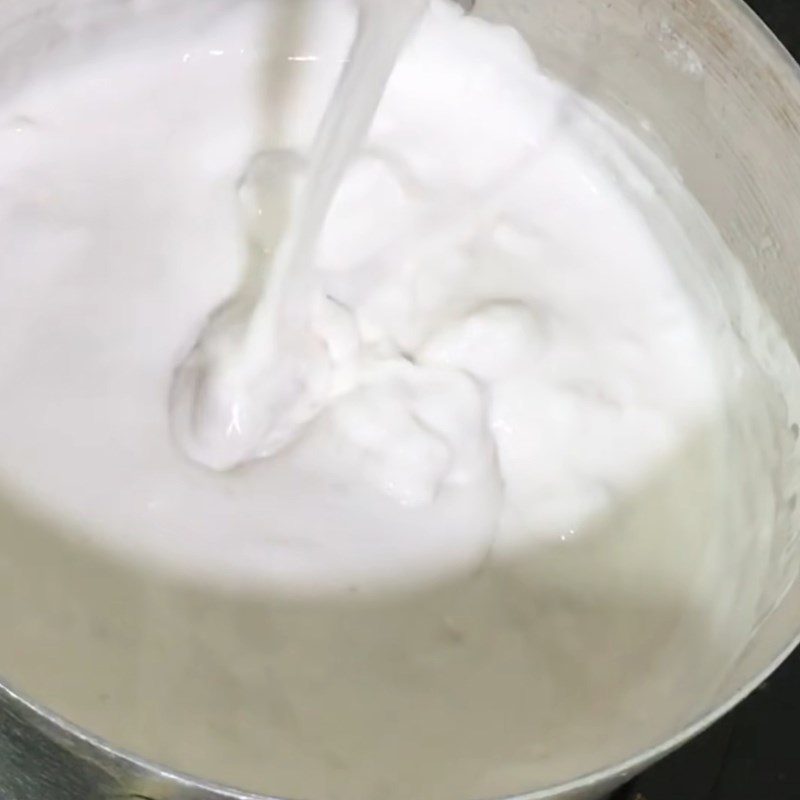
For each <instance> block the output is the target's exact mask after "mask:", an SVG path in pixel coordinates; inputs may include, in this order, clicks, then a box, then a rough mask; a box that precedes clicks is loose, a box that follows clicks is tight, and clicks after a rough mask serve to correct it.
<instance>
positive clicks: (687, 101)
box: [0, 0, 800, 800]
mask: <svg viewBox="0 0 800 800" xmlns="http://www.w3.org/2000/svg"><path fill="white" fill-rule="evenodd" d="M197 2H198V4H200V3H202V4H204V5H207V6H209V8H212V7H213V6H214V5H215V3H214V2H213V1H212V0H197ZM112 5H115V6H119V7H122V6H126V7H130V8H131V9H133V5H132V4H130V3H127V2H125V0H116V2H114V0H61V2H59V3H53V2H51V0H0V91H3V90H6V89H10V88H13V85H14V84H15V82H17V81H19V80H22V79H24V74H25V72H26V70H28V69H30V70H33V69H34V68H35V67H36V65H37V64H38V65H42V64H46V63H56V62H57V60H58V49H59V46H60V45H62V44H63V43H64V42H68V40H69V37H70V36H71V31H72V29H73V28H74V26H75V25H77V24H85V22H86V20H87V19H89V20H91V21H92V24H93V25H94V26H95V27H96V30H97V33H98V35H105V34H106V32H108V31H109V30H110V28H111V27H112V25H111V22H110V17H108V15H107V14H106V10H107V8H108V7H109V6H112ZM182 5H183V4H182V3H181V2H179V0H161V2H155V1H154V2H151V3H146V4H140V7H141V9H142V10H143V11H146V10H147V9H149V10H150V12H151V13H152V12H153V9H157V10H161V11H166V12H167V13H173V11H174V10H176V9H179V7H180V6H182ZM137 7H139V6H137ZM175 13H176V14H178V13H179V12H178V11H177V10H176V11H175ZM474 13H477V14H481V15H483V16H486V17H488V18H491V19H496V20H499V21H503V22H509V23H511V24H513V25H515V26H516V27H517V28H519V29H520V30H521V31H522V32H523V33H524V35H525V36H526V37H527V38H528V39H529V40H530V41H531V42H532V44H533V45H534V47H535V49H536V51H537V54H538V55H539V58H540V60H541V61H542V63H543V64H544V65H545V67H547V68H548V69H550V70H552V71H553V72H554V73H555V74H557V75H559V76H560V77H562V78H564V79H566V80H568V81H570V82H572V83H574V84H576V85H579V86H580V88H581V90H582V91H584V92H586V93H587V94H589V95H590V96H591V97H593V99H595V100H596V101H597V102H598V103H600V104H601V105H602V106H603V107H604V108H606V109H607V110H608V111H609V112H610V113H612V114H613V115H614V116H616V117H617V118H618V119H620V120H622V121H623V122H625V123H626V124H627V125H629V126H630V127H632V128H633V129H635V130H637V131H638V133H639V134H640V136H641V137H642V138H643V139H645V140H646V141H648V143H649V144H650V146H651V147H653V148H654V149H655V150H656V151H657V152H659V153H661V154H663V155H664V157H665V158H666V159H668V160H669V161H671V162H672V163H673V164H674V165H675V166H676V169H677V170H678V171H679V172H680V174H681V175H682V177H683V179H684V181H685V182H686V184H687V186H688V187H689V188H690V189H691V191H692V192H693V193H694V194H695V195H696V196H697V197H698V199H699V200H700V201H701V203H702V204H703V206H704V207H705V209H706V211H707V212H708V214H709V215H710V216H711V218H712V220H713V221H714V223H715V224H716V226H717V227H718V228H719V230H720V231H721V232H722V234H723V236H724V237H725V239H726V241H727V243H728V245H729V246H730V247H731V249H732V250H733V251H734V252H735V253H736V254H737V255H738V257H739V258H740V259H741V260H742V261H743V262H744V263H745V265H746V266H747V268H748V271H749V273H750V276H751V279H752V281H753V282H754V284H755V285H756V287H757V288H758V289H759V291H760V293H761V294H762V295H763V297H764V298H765V300H766V302H767V303H768V304H769V305H770V307H771V308H772V309H773V311H774V313H775V315H776V316H777V318H778V319H779V320H780V321H781V322H782V323H783V325H784V327H785V329H786V330H787V331H788V333H789V336H790V338H791V340H792V342H793V344H794V346H795V348H796V349H797V350H800V281H798V273H797V269H798V264H800V258H798V255H799V254H800V225H798V224H797V220H798V219H800V73H799V71H798V68H797V66H796V65H795V63H794V62H793V61H792V60H791V59H790V58H789V57H788V55H787V54H786V53H785V52H784V51H783V49H782V48H781V47H780V45H778V43H777V42H776V41H775V40H774V39H773V38H772V37H771V35H770V34H769V33H768V32H767V31H766V29H765V28H763V26H762V25H761V24H760V23H759V21H758V20H757V19H756V18H755V17H754V15H752V13H751V12H750V11H749V10H748V9H747V8H746V6H745V5H744V4H743V3H742V2H739V0H702V2H697V0H608V2H603V3H598V2H596V0H478V2H477V5H476V7H475V10H474ZM22 56H25V58H22ZM22 61H24V62H25V64H24V65H21V62H22ZM6 506H7V508H6ZM0 508H2V526H1V527H0V541H1V542H2V545H1V546H0V553H2V557H0V629H2V630H3V631H4V650H3V651H2V653H1V654H0V670H2V671H3V673H4V674H5V675H6V676H7V677H8V678H9V683H10V684H13V685H20V686H23V685H24V686H25V687H26V691H31V690H30V689H29V687H34V688H35V691H33V692H32V693H33V694H35V695H36V699H37V701H39V702H42V701H44V702H45V704H46V703H47V696H48V692H49V693H50V694H52V695H53V696H55V694H56V691H55V689H53V688H52V686H53V683H54V681H55V678H54V677H53V676H60V677H59V681H60V683H59V686H58V691H60V692H63V693H70V692H71V693H72V694H74V696H75V698H76V699H75V708H78V707H80V704H81V703H84V704H86V705H87V707H88V704H89V702H90V701H89V698H88V696H87V697H84V696H83V695H81V691H83V688H82V685H83V684H82V682H81V681H79V680H77V679H75V678H74V676H82V675H85V674H86V673H87V672H89V671H90V670H94V669H96V670H97V674H98V675H103V676H112V677H108V678H107V679H104V680H106V682H107V683H110V682H111V681H112V679H113V676H115V675H119V676H120V681H121V684H120V686H121V687H122V688H121V689H120V691H123V689H124V686H125V676H126V675H127V674H128V672H127V671H126V670H127V665H126V663H125V661H124V659H122V658H121V657H120V656H119V655H118V653H119V652H121V651H120V648H119V647H118V646H117V645H118V643H119V642H121V641H123V640H125V641H127V637H129V636H130V635H131V631H132V630H135V629H136V626H137V620H138V619H139V618H140V616H141V615H142V614H144V613H145V612H146V611H147V610H148V609H153V608H169V610H170V613H172V614H175V615H179V617H180V618H179V623H180V624H192V621H193V620H196V619H199V618H200V617H201V616H202V618H203V619H208V616H209V614H210V613H211V612H209V610H208V608H207V607H205V606H204V605H203V602H202V600H201V599H198V598H197V597H196V596H195V594H194V593H193V591H194V590H189V591H186V592H184V591H183V590H181V593H180V597H179V596H178V594H179V593H178V591H177V590H174V591H173V590H172V589H171V588H169V587H164V586H161V585H158V583H157V581H153V580H146V579H144V578H142V577H141V576H137V575H133V574H130V573H128V572H127V571H126V570H125V569H124V568H123V567H121V566H119V565H115V564H113V563H111V562H110V561H107V560H105V559H104V558H102V557H101V556H99V555H97V554H96V553H89V552H83V551H81V550H80V549H79V548H74V549H70V548H68V547H67V546H66V545H64V544H60V543H58V542H56V541H55V540H54V539H51V538H49V537H48V536H47V535H46V532H45V528H46V524H45V523H44V522H43V521H40V520H32V519H30V518H28V517H27V516H26V515H25V514H23V513H21V512H19V511H17V510H15V509H13V508H12V505H11V503H10V501H8V502H6V500H4V499H3V498H1V497H0ZM791 534H792V535H791V536H789V537H788V538H787V542H786V547H787V548H793V547H796V545H797V542H796V532H795V531H792V532H791ZM165 598H167V599H165ZM101 608H106V609H109V611H108V614H107V616H105V617H104V616H102V615H98V614H95V613H94V610H95V609H101ZM245 611H246V610H245ZM245 611H242V609H240V608H238V607H236V608H234V607H233V604H232V606H231V611H230V618H229V619H228V618H227V617H226V620H227V622H226V620H223V622H225V624H228V622H230V621H232V620H235V619H238V617H239V615H240V614H243V613H245ZM214 613H218V614H220V615H222V616H224V615H225V614H227V613H228V611H225V612H216V611H215V612H214ZM84 620H85V624H84ZM45 621H46V623H47V624H45ZM176 624H177V623H176ZM220 624H222V622H221V623H220ZM92 626H93V627H92ZM242 629H244V625H243V628H242ZM165 630H166V631H167V632H168V631H169V630H170V629H169V628H168V627H165ZM98 631H101V632H102V641H103V643H104V644H103V646H102V647H100V646H93V647H90V646H89V642H90V641H95V640H96V639H97V636H98V635H99V634H98ZM798 631H800V585H798V584H797V583H794V584H792V586H791V588H790V589H789V591H788V593H787V594H786V596H785V598H784V599H783V601H782V603H781V604H780V605H779V606H778V608H777V609H776V610H775V612H774V613H773V614H772V615H771V616H770V617H769V619H767V620H766V621H765V623H764V624H763V626H762V627H761V629H760V630H759V631H758V634H757V635H756V636H755V637H754V639H753V643H752V646H751V647H750V649H749V650H748V652H747V653H746V654H745V655H744V657H743V658H742V660H741V662H740V663H739V664H737V665H736V667H735V669H733V670H732V672H731V674H730V676H729V677H728V679H727V681H726V683H725V685H724V686H723V687H722V688H721V690H720V692H719V694H718V696H717V698H716V701H715V703H714V707H713V708H711V709H709V708H705V709H697V721H696V722H695V724H694V725H693V726H692V727H691V728H690V729H687V730H685V731H682V732H679V731H675V737H674V738H673V739H671V740H670V741H669V742H665V744H664V745H663V746H662V747H661V748H659V749H658V750H656V751H650V752H648V753H644V754H642V755H641V756H639V757H637V758H634V759H632V760H631V761H629V762H628V763H627V764H625V765H622V766H620V765H609V767H608V769H607V770H605V771H603V772H602V773H598V774H595V775H593V776H587V777H586V778H585V779H580V776H576V779H578V780H576V782H575V783H574V784H572V785H571V786H570V787H562V788H556V789H553V790H551V791H539V792H537V793H535V794H532V795H529V796H528V800H543V799H544V798H552V800H556V799H558V800H589V799H590V798H596V797H599V796H600V795H602V794H604V793H606V792H609V791H611V790H612V789H613V788H614V787H615V786H617V785H619V784H620V783H622V782H623V781H624V780H625V778H626V777H629V776H630V775H632V774H634V773H635V772H636V771H637V770H639V769H642V768H643V767H644V766H646V765H647V764H648V763H649V762H650V761H652V760H653V759H655V758H657V757H658V756H659V755H663V754H664V753H666V752H667V751H669V750H670V749H672V748H674V747H676V746H678V745H679V744H680V743H681V742H682V741H685V739H686V738H687V737H689V736H690V735H691V734H693V733H696V732H698V731H699V730H700V729H702V728H703V727H704V726H706V725H707V724H709V723H710V722H711V721H713V719H714V718H716V717H717V716H719V715H720V714H721V713H723V712H724V710H725V709H727V708H728V707H730V706H731V704H733V703H735V702H736V701H737V700H738V699H740V698H741V697H742V696H743V695H744V694H745V693H747V692H748V691H750V690H751V689H752V688H754V687H755V686H756V685H757V684H758V683H759V682H760V680H761V678H762V677H763V676H764V675H765V674H766V673H768V672H769V671H771V670H772V669H773V668H774V667H775V666H776V665H777V664H778V663H779V662H780V660H781V659H782V658H783V657H784V656H785V655H786V654H787V652H788V651H789V649H790V648H791V647H792V646H793V645H794V644H795V642H796V639H797V634H798ZM165 635H167V634H165ZM159 645H160V642H159V640H158V636H149V637H143V638H142V643H141V648H140V655H141V657H142V658H144V659H154V658H157V657H158V652H159ZM54 653H58V654H59V658H58V659H54V658H53V654H54ZM92 674H93V673H92ZM71 681H72V682H71ZM104 685H105V684H104ZM209 685H212V686H213V684H209ZM37 687H38V688H37ZM206 688H208V687H206ZM98 691H100V690H99V689H98ZM65 713H67V712H65ZM153 736H154V737H157V736H158V731H155V730H154V731H153ZM0 797H2V798H3V800H112V798H139V799H140V800H222V799H223V798H225V799H226V800H253V799H254V797H255V796H254V795H247V794H240V793H237V792H235V791H232V790H223V789H217V788H214V787H212V786H209V785H207V784H203V783H201V782H199V781H192V780H189V779H185V778H181V777H179V776H177V775H175V774H172V773H169V772H167V771H165V770H161V769H158V768H156V767H153V766H150V765H148V764H146V763H144V762H142V761H138V760H136V759H134V758H131V757H127V756H124V755H122V754H121V753H118V752H116V751H115V750H113V749H111V748H110V747H108V746H106V745H104V744H102V743H101V742H99V741H98V740H96V739H93V738H91V737H90V736H88V735H86V734H83V733H81V732H80V731H78V730H77V729H75V728H72V727H70V726H68V725H67V724H65V723H63V722H62V721H61V720H59V719H58V718H57V717H55V716H53V715H49V714H48V713H46V712H45V711H44V710H43V709H42V708H41V707H38V706H36V705H34V704H32V703H30V702H28V701H27V700H24V699H22V698H21V697H20V696H18V695H16V694H14V693H13V692H12V691H11V690H3V689H0ZM312 800H313V799H312ZM465 800H467V799H466V798H465Z"/></svg>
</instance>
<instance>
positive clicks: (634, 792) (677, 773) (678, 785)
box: [614, 0, 800, 800]
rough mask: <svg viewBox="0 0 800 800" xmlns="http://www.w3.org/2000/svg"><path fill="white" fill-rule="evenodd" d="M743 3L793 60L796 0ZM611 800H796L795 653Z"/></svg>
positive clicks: (799, 666)
mask: <svg viewBox="0 0 800 800" xmlns="http://www.w3.org/2000/svg"><path fill="white" fill-rule="evenodd" d="M695 1H696V2H698V3H703V2H706V1H707V0H695ZM748 2H749V4H750V6H752V8H753V10H754V11H755V12H756V13H757V14H759V16H760V17H761V18H762V19H763V20H764V22H766V23H767V25H769V27H770V28H772V30H773V31H774V32H775V33H776V34H777V36H778V38H779V39H780V40H781V41H782V42H783V43H784V45H786V47H787V48H788V49H789V50H790V51H791V52H792V54H793V55H794V57H795V58H796V59H798V60H800V0H748ZM798 225H800V220H798ZM614 800H800V652H798V653H795V655H794V656H792V658H791V659H789V661H788V662H787V663H786V664H785V665H784V666H783V667H782V668H781V669H780V670H779V671H778V673H777V674H776V675H775V676H774V677H772V678H771V679H770V680H769V681H767V683H765V684H764V685H763V686H762V687H761V688H760V689H759V690H758V691H757V692H756V693H755V694H754V695H753V696H752V697H750V698H749V699H748V700H746V701H745V702H744V703H743V704H742V705H741V706H740V707H739V708H738V709H736V710H735V711H733V712H732V713H731V714H729V715H728V716H727V717H726V718H725V719H723V720H722V721H721V722H720V723H718V724H717V725H716V726H714V727H713V728H712V729H711V730H710V731H709V732H708V733H707V734H705V735H704V736H702V737H701V738H700V739H698V740H697V741H695V742H692V743H691V744H689V745H687V746H686V747H685V748H684V749H683V750H681V751H680V752H678V753H676V754H675V755H674V756H672V757H670V758H668V759H667V760H666V761H664V762H663V763H661V764H659V765H658V766H656V767H654V768H653V769H652V770H650V772H648V773H646V774H645V775H644V776H643V777H641V778H639V779H638V780H636V781H634V782H633V783H632V784H631V785H630V786H629V787H627V788H626V789H624V790H623V791H621V792H620V793H619V794H618V795H616V796H615V798H614Z"/></svg>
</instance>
